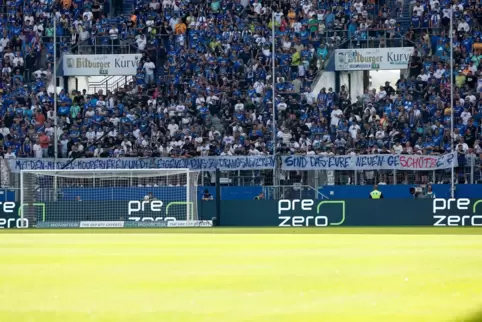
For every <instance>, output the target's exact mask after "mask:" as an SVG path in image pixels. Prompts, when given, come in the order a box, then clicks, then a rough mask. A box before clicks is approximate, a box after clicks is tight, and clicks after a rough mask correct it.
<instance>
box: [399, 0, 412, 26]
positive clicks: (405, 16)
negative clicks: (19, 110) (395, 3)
mask: <svg viewBox="0 0 482 322" xmlns="http://www.w3.org/2000/svg"><path fill="white" fill-rule="evenodd" d="M411 17H412V14H411V12H410V0H403V4H402V13H401V15H400V17H399V18H398V21H399V22H400V27H401V29H402V34H404V33H406V32H407V31H408V30H409V29H410V24H411V21H412V19H411Z"/></svg>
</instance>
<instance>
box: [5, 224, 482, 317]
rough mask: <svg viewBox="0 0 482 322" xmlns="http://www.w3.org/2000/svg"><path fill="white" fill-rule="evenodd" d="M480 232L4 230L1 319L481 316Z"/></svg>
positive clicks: (446, 230) (458, 230)
mask: <svg viewBox="0 0 482 322" xmlns="http://www.w3.org/2000/svg"><path fill="white" fill-rule="evenodd" d="M481 309H482V229H471V228H462V229H461V228H456V229H451V228H447V229H445V228H429V229H415V228H397V229H388V228H379V229H363V228H356V229H355V228H349V229H348V228H325V229H324V228H318V229H310V228H305V229H289V228H286V229H276V228H274V229H225V228H202V229H198V228H193V229H175V228H169V229H156V230H154V229H146V230H140V229H135V230H134V229H125V230H88V231H86V230H62V231H55V230H8V231H7V230H6V229H5V230H3V231H2V232H0V321H1V322H10V321H12V322H13V321H15V322H27V321H28V322H36V321H39V322H89V321H92V322H93V321H109V322H110V321H112V322H124V321H126V322H127V321H129V322H131V321H136V322H144V321H149V322H151V321H152V322H170V321H172V322H188V321H189V322H191V321H192V322H207V321H216V322H217V321H222V322H231V321H233V322H238V321H252V322H308V321H309V322H311V321H316V322H320V321H403V322H409V321H480V319H479V317H480V314H479V313H480V311H481Z"/></svg>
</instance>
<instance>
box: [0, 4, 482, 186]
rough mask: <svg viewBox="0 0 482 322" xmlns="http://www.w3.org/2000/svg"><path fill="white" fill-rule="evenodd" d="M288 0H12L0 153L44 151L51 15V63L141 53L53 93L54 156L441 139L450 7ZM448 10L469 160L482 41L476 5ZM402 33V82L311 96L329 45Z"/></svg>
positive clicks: (446, 146) (333, 149) (378, 147)
mask: <svg viewBox="0 0 482 322" xmlns="http://www.w3.org/2000/svg"><path fill="white" fill-rule="evenodd" d="M290 3H291V2H290V1H279V2H278V1H259V0H253V1H248V0H241V1H234V0H233V1H220V0H212V1H209V2H203V1H174V0H163V1H157V0H152V1H151V2H143V1H142V0H138V1H132V0H129V1H124V6H123V7H121V8H119V7H115V8H110V7H109V2H107V1H94V2H93V3H91V2H88V3H84V2H82V1H73V2H72V1H70V0H64V1H60V2H56V3H54V4H50V3H41V4H37V3H30V2H28V1H20V2H19V1H17V2H7V6H5V7H3V10H2V19H1V22H2V23H1V26H0V28H1V29H2V34H3V38H1V39H0V49H1V51H3V55H2V57H1V58H2V82H1V84H0V85H1V86H0V90H1V97H2V102H3V104H2V110H1V114H0V116H1V118H2V129H1V132H0V136H1V137H0V139H2V141H3V144H2V145H0V153H1V154H2V155H3V156H4V158H5V159H9V158H16V157H37V158H40V157H42V158H43V157H52V156H53V151H54V149H53V147H52V142H53V140H52V139H51V138H52V136H53V134H54V129H53V127H52V124H53V112H52V105H53V104H52V103H53V98H52V95H50V94H49V92H51V91H53V88H54V87H53V80H52V71H53V64H54V62H55V61H57V60H56V59H54V57H53V54H54V50H53V49H54V48H53V46H54V45H53V30H52V28H53V25H52V17H54V16H56V17H57V37H58V39H57V40H58V42H57V59H58V58H60V57H61V55H62V54H64V53H78V54H121V53H142V54H143V59H142V60H141V64H140V66H139V69H138V73H137V75H135V76H134V77H133V81H132V83H131V84H128V85H126V86H125V88H120V89H118V90H116V91H113V92H108V93H105V92H104V93H102V95H98V94H95V95H87V94H86V93H85V92H82V91H73V92H71V93H67V92H62V93H60V95H59V97H58V99H59V101H58V103H59V107H58V115H59V124H60V126H61V127H62V133H59V134H60V149H59V154H60V155H59V156H61V157H72V156H75V157H93V156H96V157H123V156H135V157H137V156H173V157H179V156H196V155H264V154H269V153H271V151H272V149H273V145H274V144H277V146H278V151H280V152H281V153H285V154H286V153H288V154H327V153H336V154H348V153H372V152H383V153H385V151H387V153H423V154H428V153H444V152H446V151H449V150H450V134H449V133H447V126H448V124H449V123H450V108H449V107H447V104H448V103H449V102H448V97H449V95H448V93H449V86H448V84H449V83H450V82H449V77H450V75H451V73H450V70H449V69H448V67H447V62H448V58H449V57H448V51H447V50H448V46H447V43H448V37H447V33H448V21H447V19H446V17H447V10H448V9H446V8H444V9H441V8H440V7H441V5H440V4H439V2H438V1H430V2H420V3H419V2H416V3H415V2H413V3H410V1H409V0H401V1H395V0H388V1H386V2H385V1H380V2H377V3H374V2H373V1H371V0H370V1H366V0H353V1H345V2H340V1H325V2H314V4H317V5H318V7H315V6H314V4H313V3H312V2H311V1H301V3H300V5H299V6H296V7H292V6H291V5H290ZM19 6H20V7H19ZM454 8H455V9H454V10H455V14H454V15H455V19H454V29H455V31H456V33H457V37H456V38H455V39H454V41H455V43H454V49H455V51H454V55H455V62H456V64H455V66H456V67H455V68H456V72H457V76H456V78H455V81H456V85H457V86H456V97H457V99H456V102H455V116H456V120H455V124H456V127H457V131H458V132H457V134H456V135H457V138H456V140H457V142H458V143H459V144H461V149H462V150H460V151H463V152H464V153H461V154H460V156H459V158H460V160H459V163H460V162H462V164H468V163H469V161H470V160H472V159H473V160H476V161H474V162H478V160H479V159H478V158H477V157H476V156H475V155H478V154H480V153H482V149H481V147H480V145H479V139H480V115H481V114H480V109H479V103H478V99H479V90H480V88H481V86H482V82H481V81H479V76H478V75H479V70H480V68H479V60H480V58H482V56H479V52H480V51H479V50H482V49H479V47H478V46H480V44H479V43H478V41H480V39H478V37H479V36H480V34H479V32H478V31H476V30H477V28H474V27H475V26H478V24H479V20H478V17H479V16H480V15H481V14H480V9H475V11H471V10H470V7H469V6H468V5H464V4H457V5H454ZM271 9H272V10H273V11H274V17H275V21H274V24H275V26H274V28H275V30H276V31H275V34H276V37H275V48H276V52H275V55H274V57H275V62H274V64H275V66H276V75H274V77H275V78H276V79H275V80H276V95H273V92H272V88H271V84H272V81H273V73H272V65H273V61H272V57H273V55H272V52H271V50H272V44H271V29H272V27H273V26H272V21H271ZM402 35H404V37H401V36H402ZM395 39H398V40H397V41H398V42H397V41H395ZM400 42H403V44H404V45H410V46H414V47H416V49H417V55H416V56H415V57H414V58H413V59H412V62H411V65H410V70H409V73H408V74H407V76H406V77H405V78H402V79H400V80H399V81H398V82H397V84H388V83H387V84H386V86H385V87H383V88H380V89H379V90H370V91H366V93H365V94H364V95H363V96H362V97H360V100H359V101H358V102H355V103H354V104H352V103H353V102H350V100H349V98H348V95H347V92H346V91H345V89H343V88H342V90H341V91H340V92H338V93H335V92H334V91H333V89H331V88H328V89H325V88H323V89H322V90H321V92H320V93H319V94H318V93H316V94H314V93H312V91H311V88H312V84H313V81H314V80H315V79H316V76H317V74H318V73H319V72H320V71H321V70H322V69H323V68H324V66H325V64H326V62H327V61H328V60H329V59H330V57H331V56H330V55H331V54H332V53H333V51H334V49H336V48H346V47H347V46H351V47H366V46H370V47H373V46H398V45H399V44H400ZM481 66H482V65H481ZM481 68H482V67H481ZM394 87H396V88H397V90H396V91H395V90H394ZM273 100H274V101H275V105H276V109H277V110H276V113H277V119H278V128H277V130H276V131H277V133H275V136H276V137H277V141H276V142H273V140H272V137H273V133H272V127H271V120H272V116H271V113H272V104H273ZM335 106H337V107H338V108H335ZM400 108H401V109H404V110H406V111H407V114H404V113H399V109H400ZM372 112H374V113H372ZM119 124H120V125H121V126H119ZM303 132H306V133H303ZM104 133H109V134H108V135H107V136H105V137H104V136H102V135H103V134H104ZM304 134H307V135H304ZM99 137H102V140H97V139H98V138H99ZM186 138H189V139H192V140H191V141H189V143H185V142H186V141H185V139H186ZM179 142H181V143H179ZM191 142H192V143H191ZM203 142H207V145H205V144H203ZM397 142H399V143H400V144H398V143H397ZM218 143H219V144H218ZM411 146H412V147H413V149H412V148H411ZM384 148H387V150H385V149H384ZM457 149H459V147H457ZM470 162H472V161H470ZM477 164H478V163H477ZM478 169H479V167H476V172H477V175H476V177H477V178H479V177H480V175H479V174H478V172H480V171H479V170H478ZM384 177H386V176H380V178H384ZM438 178H439V180H438V181H444V180H446V178H445V176H443V175H442V176H438ZM464 178H466V176H465V174H464V173H462V177H461V180H464ZM404 179H405V180H404V181H410V182H413V181H418V180H420V178H419V177H418V176H410V177H408V176H406V177H405V178H404ZM384 181H386V182H387V181H388V180H387V179H384ZM340 182H341V181H340Z"/></svg>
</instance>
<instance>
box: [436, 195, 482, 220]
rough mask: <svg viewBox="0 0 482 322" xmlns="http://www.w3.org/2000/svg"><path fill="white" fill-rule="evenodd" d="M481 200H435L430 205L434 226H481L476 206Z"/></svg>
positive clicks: (481, 217)
mask: <svg viewBox="0 0 482 322" xmlns="http://www.w3.org/2000/svg"><path fill="white" fill-rule="evenodd" d="M481 202H482V200H470V199H467V198H458V199H454V198H451V199H443V198H435V199H434V200H433V203H432V212H433V214H434V215H433V218H434V220H435V223H434V224H433V225H434V226H437V227H445V226H482V215H477V206H478V204H479V203H481ZM447 213H448V214H447Z"/></svg>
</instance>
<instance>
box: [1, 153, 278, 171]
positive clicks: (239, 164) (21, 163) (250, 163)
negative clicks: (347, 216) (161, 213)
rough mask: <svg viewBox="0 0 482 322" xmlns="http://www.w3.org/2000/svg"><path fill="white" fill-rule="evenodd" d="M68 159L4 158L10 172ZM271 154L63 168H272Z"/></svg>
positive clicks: (96, 161)
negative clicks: (6, 160)
mask: <svg viewBox="0 0 482 322" xmlns="http://www.w3.org/2000/svg"><path fill="white" fill-rule="evenodd" d="M69 162H70V159H57V164H55V161H54V159H35V158H19V159H10V160H8V165H9V167H10V171H12V172H20V171H21V170H55V169H64V167H65V166H66V165H67V164H68V163H69ZM274 166H275V159H274V157H273V156H228V157H222V156H216V157H198V158H190V159H178V158H118V159H113V158H85V159H77V160H75V161H74V162H72V163H71V164H69V165H68V166H67V167H66V168H65V169H69V170H71V169H79V170H88V169H186V168H188V169H191V170H194V171H195V170H199V171H200V170H205V171H215V170H216V169H220V170H262V169H273V168H274Z"/></svg>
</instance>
